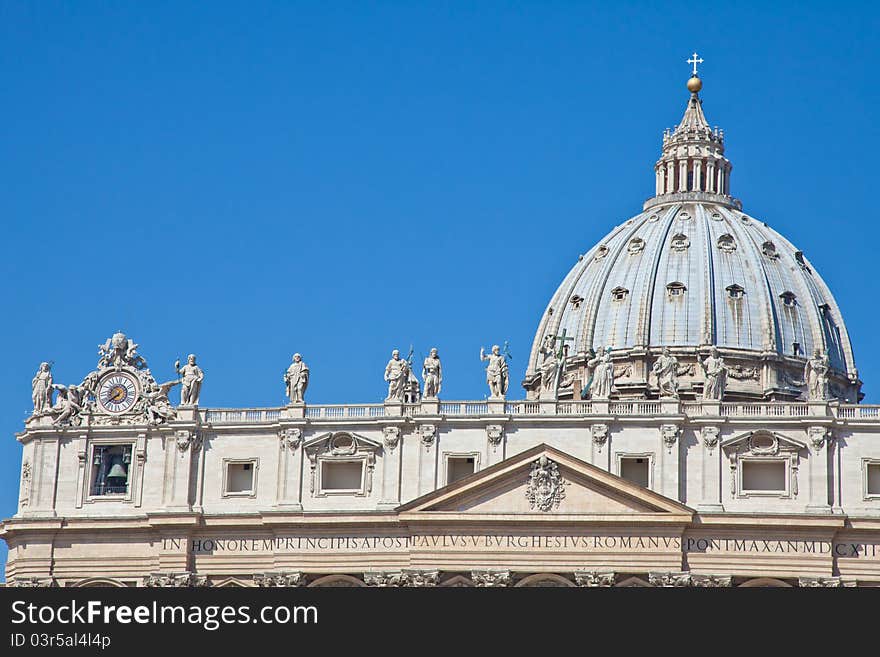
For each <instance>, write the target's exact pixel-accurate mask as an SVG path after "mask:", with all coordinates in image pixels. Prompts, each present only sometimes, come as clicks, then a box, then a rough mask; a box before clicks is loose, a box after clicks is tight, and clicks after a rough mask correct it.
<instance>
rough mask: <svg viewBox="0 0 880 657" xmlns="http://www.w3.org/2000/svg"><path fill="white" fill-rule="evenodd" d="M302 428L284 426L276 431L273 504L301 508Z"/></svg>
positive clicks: (281, 507)
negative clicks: (275, 469)
mask: <svg viewBox="0 0 880 657" xmlns="http://www.w3.org/2000/svg"><path fill="white" fill-rule="evenodd" d="M302 443H303V428H302V427H295V426H284V427H283V428H282V429H280V430H279V431H278V479H277V488H276V490H277V493H276V503H275V506H276V507H278V508H280V509H287V510H290V511H301V510H302V471H303V468H302V459H303V456H302V450H301V449H300V446H301V445H302Z"/></svg>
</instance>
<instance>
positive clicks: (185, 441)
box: [174, 429, 202, 453]
mask: <svg viewBox="0 0 880 657" xmlns="http://www.w3.org/2000/svg"><path fill="white" fill-rule="evenodd" d="M174 439H175V442H176V443H177V449H178V450H180V452H181V453H183V452H186V450H188V449H190V448H192V451H193V452H197V451H199V450H200V449H201V448H202V434H201V433H199V432H198V431H189V430H188V429H180V430H178V431H175V432H174Z"/></svg>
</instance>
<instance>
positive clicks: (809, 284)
mask: <svg viewBox="0 0 880 657" xmlns="http://www.w3.org/2000/svg"><path fill="white" fill-rule="evenodd" d="M693 79H694V78H691V80H689V83H688V88H689V89H690V90H691V94H690V99H689V100H688V104H687V108H686V110H685V114H684V117H683V118H682V121H681V123H680V124H679V125H678V127H677V128H676V129H675V130H674V131H669V130H667V131H666V133H665V134H664V136H663V152H662V155H661V157H660V159H659V160H658V161H657V163H656V165H655V167H654V168H655V174H656V195H655V196H654V197H653V198H651V199H649V200H648V201H647V202H645V204H644V208H643V211H642V212H641V213H640V214H637V215H636V216H634V217H632V218H630V219H628V220H626V221H625V222H623V223H622V224H620V225H618V226H616V227H615V228H614V229H613V230H611V232H610V233H608V235H607V236H606V237H605V238H603V239H602V240H601V241H600V242H599V243H598V244H596V245H595V246H594V247H593V248H592V249H590V250H589V251H588V252H587V253H586V254H584V255H582V256H581V257H580V258H579V260H578V262H577V264H576V265H575V266H574V267H573V268H572V270H571V271H570V272H569V274H568V275H567V276H566V277H565V279H564V280H563V281H562V284H561V285H560V286H559V288H558V289H557V290H556V292H555V294H554V295H553V297H552V298H551V300H550V303H549V304H548V305H547V308H546V310H545V311H544V314H543V316H542V318H541V321H540V323H539V326H538V331H537V333H536V335H535V339H534V343H533V346H532V351H531V355H530V359H529V366H528V370H527V375H526V378H525V381H524V382H523V385H524V386H525V388H526V389H527V391H528V393H529V397H530V398H537V397H538V396H539V395H540V370H541V366H542V362H543V360H544V358H545V357H546V355H547V354H548V353H550V350H551V348H552V350H553V351H554V352H556V353H558V355H559V356H560V357H562V356H563V349H564V355H565V363H566V365H565V377H564V379H565V382H566V383H567V384H568V385H567V386H563V387H562V389H561V390H560V395H561V396H568V395H570V396H571V397H573V398H579V397H581V396H582V395H581V390H582V389H583V388H582V387H583V385H584V384H585V382H587V381H588V380H589V377H590V371H589V367H588V366H587V365H588V363H589V361H590V360H591V358H593V357H594V355H595V354H597V353H601V352H603V351H605V350H607V349H609V348H610V350H611V357H612V359H613V361H614V363H615V368H614V395H613V396H614V397H617V398H620V399H625V398H651V397H656V396H657V394H658V385H657V381H655V380H652V379H653V377H652V376H651V365H652V363H653V361H654V360H656V357H657V356H658V355H659V354H660V352H661V350H662V349H663V348H664V347H665V348H668V349H669V351H670V353H671V354H672V355H673V356H675V357H676V358H677V359H678V362H679V381H680V392H681V396H682V397H683V398H692V399H699V398H700V395H701V392H702V386H703V381H704V377H703V374H702V371H701V366H700V362H699V361H700V360H701V359H704V358H705V357H706V356H707V355H708V353H709V350H710V348H711V347H712V346H715V347H717V349H718V351H719V352H720V355H721V356H722V357H723V358H724V360H725V362H726V363H727V365H728V367H729V380H728V384H727V393H726V397H725V398H733V399H736V398H739V399H743V400H750V399H751V400H792V399H798V398H801V399H803V398H806V383H805V380H804V379H805V376H804V368H805V365H806V362H807V360H808V359H809V358H811V357H813V356H814V355H817V356H818V357H822V358H827V362H828V364H829V365H830V375H829V393H830V397H833V398H837V399H840V400H842V401H843V400H845V401H850V402H855V401H858V399H859V396H860V392H859V388H860V385H861V384H860V381H859V380H858V371H857V369H856V365H855V361H854V358H853V353H852V347H851V345H850V341H849V336H848V335H847V331H846V326H845V325H844V322H843V317H842V316H841V313H840V310H839V308H838V306H837V303H836V302H835V300H834V297H833V296H832V294H831V291H830V289H829V288H828V286H827V285H826V284H825V282H824V281H823V280H822V278H821V276H820V275H819V273H818V272H817V271H816V269H815V267H813V265H812V264H811V263H810V261H809V260H808V259H807V257H806V256H805V255H804V254H803V252H801V251H800V250H799V249H798V248H797V247H796V246H795V245H794V244H792V243H791V242H790V241H789V240H787V239H786V238H785V237H783V236H782V235H780V234H779V233H777V232H776V231H775V230H773V229H772V228H770V227H769V226H768V225H767V224H766V223H764V221H763V219H761V218H756V217H753V216H751V215H749V214H747V213H744V212H743V211H742V205H741V203H740V201H739V200H737V199H735V198H733V197H732V196H731V195H730V193H729V185H730V171H731V168H732V167H731V164H730V162H729V161H728V160H727V159H726V158H725V157H724V133H723V131H719V130H718V129H717V128H715V129H712V128H710V127H709V125H708V123H707V121H706V118H705V116H704V114H703V110H702V101H701V99H700V98H699V95H698V92H699V90H700V89H701V88H702V84H699V85H697V84H693V82H692V81H693ZM551 345H552V347H551ZM563 345H564V347H563ZM817 352H818V354H817ZM583 396H584V397H586V394H584V395H583Z"/></svg>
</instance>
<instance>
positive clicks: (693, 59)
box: [687, 52, 703, 78]
mask: <svg viewBox="0 0 880 657" xmlns="http://www.w3.org/2000/svg"><path fill="white" fill-rule="evenodd" d="M687 63H688V64H693V65H694V74H693V77H695V78H696V77H699V76H698V75H697V64H702V63H703V59H702V58H698V56H697V53H696V52H695V53H694V54H693V55H691V58H690V59H689V60H687Z"/></svg>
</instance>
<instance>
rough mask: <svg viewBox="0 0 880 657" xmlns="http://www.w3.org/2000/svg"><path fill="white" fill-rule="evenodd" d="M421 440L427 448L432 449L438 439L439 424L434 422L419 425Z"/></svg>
mask: <svg viewBox="0 0 880 657" xmlns="http://www.w3.org/2000/svg"><path fill="white" fill-rule="evenodd" d="M419 440H420V441H421V443H422V445H424V447H425V449H431V447H433V446H434V442H435V441H436V440H437V426H436V425H433V424H423V425H422V426H420V427H419Z"/></svg>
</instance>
